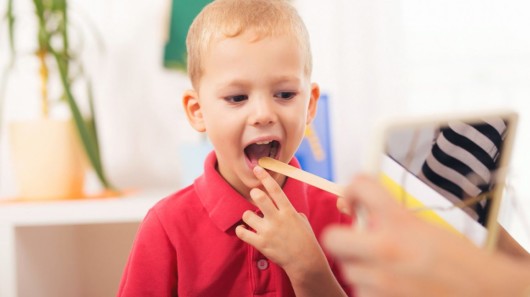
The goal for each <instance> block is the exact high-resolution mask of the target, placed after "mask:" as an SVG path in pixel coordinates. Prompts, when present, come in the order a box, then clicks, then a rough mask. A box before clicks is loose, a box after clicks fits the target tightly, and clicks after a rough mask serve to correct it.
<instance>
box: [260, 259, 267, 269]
mask: <svg viewBox="0 0 530 297" xmlns="http://www.w3.org/2000/svg"><path fill="white" fill-rule="evenodd" d="M267 268H269V261H267V260H266V259H260V260H258V269H259V270H265V269H267Z"/></svg>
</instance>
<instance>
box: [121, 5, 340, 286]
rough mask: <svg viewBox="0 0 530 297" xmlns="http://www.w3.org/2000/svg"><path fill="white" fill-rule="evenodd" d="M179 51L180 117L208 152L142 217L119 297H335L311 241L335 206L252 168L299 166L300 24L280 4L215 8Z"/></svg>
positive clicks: (304, 87)
mask: <svg viewBox="0 0 530 297" xmlns="http://www.w3.org/2000/svg"><path fill="white" fill-rule="evenodd" d="M187 49H188V71H189V75H190V78H191V82H192V86H193V90H189V91H186V92H185V94H184V95H183V105H184V108H185V110H186V114H187V116H188V120H189V122H190V124H191V125H192V126H193V128H195V129H196V130H197V131H199V132H206V133H207V135H208V137H209V139H210V141H211V142H212V144H213V146H214V152H212V153H210V155H209V156H208V157H207V159H206V161H205V165H204V174H203V175H202V176H201V177H199V178H198V179H197V180H195V182H194V184H193V185H191V186H189V187H187V188H185V189H183V190H181V191H179V192H178V193H176V194H173V195H171V196H170V197H167V198H166V199H164V200H162V201H160V202H159V203H158V204H157V205H156V206H154V207H153V208H152V209H151V210H150V211H149V213H148V214H147V216H146V218H145V219H144V222H143V223H142V225H141V227H140V229H139V231H138V235H137V238H136V240H135V242H134V246H133V248H132V251H131V255H130V257H129V262H128V264H127V267H126V269H125V272H124V276H123V279H122V282H121V285H120V291H119V294H118V295H119V296H168V295H175V296H176V295H178V296H344V295H345V293H344V289H343V288H342V287H341V286H340V285H339V282H338V281H337V279H336V278H335V277H334V275H333V273H334V272H336V270H335V269H332V268H330V267H333V268H335V266H334V265H333V263H332V264H331V266H330V264H329V263H328V261H327V258H326V256H325V255H324V253H323V252H322V249H321V248H320V246H319V244H318V241H317V240H316V238H318V236H319V235H320V233H321V231H322V230H323V228H324V227H326V226H327V225H330V224H333V223H340V222H347V221H348V218H346V217H344V216H342V215H341V214H340V213H339V212H338V210H337V208H336V197H334V196H333V195H331V194H328V193H325V192H323V191H320V190H318V189H316V188H313V187H310V186H308V185H305V184H302V183H300V182H298V181H296V180H292V179H286V178H285V177H284V176H281V175H279V174H272V175H269V174H268V173H267V172H266V171H265V170H263V169H262V168H261V167H259V166H257V162H258V159H259V158H260V157H263V156H270V157H273V158H275V159H278V160H281V161H283V162H290V163H291V164H292V165H295V166H299V165H298V163H297V161H296V160H294V159H293V155H294V153H295V151H296V149H297V148H298V146H299V144H300V142H301V141H302V138H303V135H304V130H305V127H306V125H307V124H309V123H310V122H311V120H312V119H313V117H314V116H315V113H316V106H317V100H318V97H319V88H318V86H317V85H316V84H311V83H310V75H311V52H310V48H309V38H308V35H307V32H306V29H305V26H304V24H303V22H302V20H301V19H300V17H299V16H298V14H297V13H296V11H295V10H294V8H292V7H291V6H290V5H289V4H288V3H286V2H285V1H279V0H219V1H214V2H213V3H211V4H210V5H208V6H207V7H206V8H205V9H204V10H203V11H202V12H201V13H200V14H199V15H198V16H197V18H196V19H195V20H194V22H193V24H192V25H191V27H190V30H189V32H188V37H187ZM280 185H282V187H280ZM287 197H289V199H288V198H287ZM315 235H316V237H315Z"/></svg>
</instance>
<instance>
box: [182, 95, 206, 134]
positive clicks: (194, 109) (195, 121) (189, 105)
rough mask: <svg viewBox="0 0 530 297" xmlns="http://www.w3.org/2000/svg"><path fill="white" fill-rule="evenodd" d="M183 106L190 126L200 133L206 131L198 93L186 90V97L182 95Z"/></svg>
mask: <svg viewBox="0 0 530 297" xmlns="http://www.w3.org/2000/svg"><path fill="white" fill-rule="evenodd" d="M182 105H183V106H184V110H185V111H186V116H187V117H188V122H190V125H191V126H192V127H193V128H194V129H195V130H197V131H199V132H204V131H206V127H205V125H204V118H203V116H202V110H201V104H200V102H199V95H198V94H197V92H196V91H194V90H186V91H185V92H184V95H182Z"/></svg>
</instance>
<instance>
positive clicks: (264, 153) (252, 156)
mask: <svg viewBox="0 0 530 297" xmlns="http://www.w3.org/2000/svg"><path fill="white" fill-rule="evenodd" d="M270 152H271V145H270V144H251V145H249V146H248V147H247V148H246V149H245V153H246V154H247V157H248V159H249V160H250V162H251V163H252V164H257V163H258V160H259V159H260V158H262V157H268V156H269V155H270Z"/></svg>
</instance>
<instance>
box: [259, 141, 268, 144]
mask: <svg viewBox="0 0 530 297" xmlns="http://www.w3.org/2000/svg"><path fill="white" fill-rule="evenodd" d="M269 143H271V142H270V141H258V142H256V144H269Z"/></svg>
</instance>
